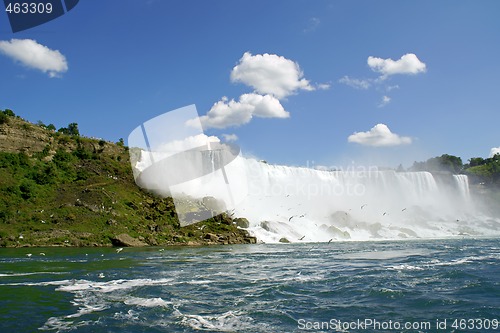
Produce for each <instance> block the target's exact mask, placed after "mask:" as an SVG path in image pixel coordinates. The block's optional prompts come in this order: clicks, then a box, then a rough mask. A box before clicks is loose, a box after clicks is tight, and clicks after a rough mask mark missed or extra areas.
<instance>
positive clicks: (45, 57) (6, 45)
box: [0, 39, 68, 77]
mask: <svg viewBox="0 0 500 333" xmlns="http://www.w3.org/2000/svg"><path fill="white" fill-rule="evenodd" d="M0 52H1V53H3V54H5V55H6V56H8V57H10V58H12V59H14V60H15V61H18V62H20V63H21V64H23V65H25V66H26V67H30V68H34V69H38V70H40V71H42V72H44V73H48V75H49V77H59V76H60V75H61V74H62V73H64V72H66V71H67V70H68V63H67V61H66V57H65V56H64V55H62V54H61V52H59V51H57V50H51V49H49V48H48V47H47V46H44V45H42V44H38V43H37V42H36V41H35V40H33V39H11V40H10V41H0Z"/></svg>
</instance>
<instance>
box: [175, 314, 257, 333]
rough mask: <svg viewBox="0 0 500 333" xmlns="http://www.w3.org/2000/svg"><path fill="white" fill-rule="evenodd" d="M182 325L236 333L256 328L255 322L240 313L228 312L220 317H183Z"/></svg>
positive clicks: (197, 328) (181, 315) (196, 328)
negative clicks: (236, 332)
mask: <svg viewBox="0 0 500 333" xmlns="http://www.w3.org/2000/svg"><path fill="white" fill-rule="evenodd" d="M180 317H181V319H180V323H181V324H182V325H185V326H188V327H191V328H192V329H195V330H203V331H219V332H235V331H239V330H243V329H245V328H250V327H254V326H255V325H254V323H253V322H254V320H253V318H251V317H249V316H245V315H244V314H243V313H242V312H239V311H228V312H225V313H223V314H220V315H183V314H180Z"/></svg>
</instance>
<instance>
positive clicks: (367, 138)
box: [347, 124, 411, 147]
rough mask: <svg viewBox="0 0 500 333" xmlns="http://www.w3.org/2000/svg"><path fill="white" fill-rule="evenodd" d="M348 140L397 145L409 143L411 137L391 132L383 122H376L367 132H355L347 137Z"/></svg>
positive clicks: (362, 143)
mask: <svg viewBox="0 0 500 333" xmlns="http://www.w3.org/2000/svg"><path fill="white" fill-rule="evenodd" d="M347 141H348V142H354V143H359V144H360V145H364V146H373V147H382V146H398V145H405V144H410V143H411V138H409V137H405V136H399V135H398V134H395V133H392V132H391V130H390V129H389V127H387V125H385V124H377V125H375V126H374V127H373V128H372V129H371V130H369V131H367V132H355V133H354V134H352V135H350V136H349V137H348V138H347Z"/></svg>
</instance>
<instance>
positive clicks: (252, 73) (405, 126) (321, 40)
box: [0, 0, 500, 167]
mask: <svg viewBox="0 0 500 333" xmlns="http://www.w3.org/2000/svg"><path fill="white" fill-rule="evenodd" d="M499 15H500V2H498V1H494V0H492V1H298V0H295V1H288V0H287V1H252V2H250V1H229V0H228V1H217V0H214V1H186V0H184V1H170V0H169V1H166V0H165V1H163V0H156V1H155V0H149V1H146V0H144V1H140V0H101V1H98V0H86V1H80V3H79V4H78V6H77V7H75V8H74V9H73V10H72V11H70V12H68V13H67V14H66V15H64V16H62V17H60V18H58V19H56V20H54V21H51V22H49V23H46V24H44V25H41V26H38V27H35V28H32V29H29V30H26V31H23V32H19V33H15V34H13V33H12V32H11V30H10V27H9V25H8V21H7V16H6V15H5V14H4V13H1V14H0V73H1V80H0V109H4V108H11V109H13V110H14V112H16V113H17V114H19V115H21V116H23V117H24V118H26V119H28V120H30V121H32V122H36V121H37V120H43V121H44V122H46V123H54V124H55V125H56V127H58V128H59V127H62V126H66V125H67V124H68V123H70V122H77V123H78V124H79V127H80V132H82V133H84V134H86V135H88V136H95V137H102V138H105V139H109V140H112V141H117V140H118V139H119V138H127V137H128V135H129V133H130V132H131V131H132V130H133V129H134V128H135V127H136V126H138V125H140V124H141V123H143V122H144V121H146V120H148V119H150V118H152V117H154V116H157V115H160V114H162V113H164V112H167V111H169V110H173V109H176V108H180V107H183V106H186V105H190V104H196V106H197V109H198V112H199V114H200V115H202V116H203V115H207V118H203V117H202V119H205V121H204V123H203V124H204V125H205V132H206V134H208V135H216V136H219V137H222V135H223V134H230V135H231V137H233V138H234V136H236V137H237V140H236V143H237V144H239V145H240V146H241V148H242V150H243V151H244V152H246V153H248V154H252V155H254V156H257V157H259V158H262V159H265V160H267V161H269V162H271V163H278V164H290V165H306V164H309V165H313V164H316V165H326V166H341V165H344V166H345V165H350V164H351V163H353V162H354V163H356V164H376V165H380V166H393V167H394V166H397V165H398V164H399V163H403V164H404V166H406V167H408V166H411V164H412V163H413V161H415V160H417V161H420V160H425V159H427V158H429V157H433V156H437V155H441V154H443V153H448V154H453V155H457V156H461V157H462V159H463V160H464V162H466V161H467V159H469V158H471V157H475V156H482V157H488V155H489V153H490V149H492V148H494V147H499V146H500V134H499V133H500V131H499V130H498V128H499V121H500V112H499V111H500V97H499V96H500V94H499V88H500V65H499V54H500V20H498V17H499ZM13 39H15V40H18V41H17V42H16V41H13ZM19 41H23V42H22V43H19ZM26 41H29V42H26ZM44 47H45V48H46V49H45V48H44ZM43 50H46V51H47V50H48V51H50V52H48V55H47V54H45V55H46V56H47V58H43V57H42V59H41V60H40V61H39V62H33V61H34V60H33V58H29V57H27V53H29V52H35V53H37V52H40V53H43V52H42V51H43ZM56 51H58V52H56ZM46 53H47V52H46ZM245 55H246V56H245ZM405 55H406V56H405ZM23 57H24V58H23ZM370 57H371V58H370ZM402 57H403V58H402ZM23 59H24V60H23ZM369 59H372V60H371V62H370V61H369ZM235 67H237V68H239V69H235ZM275 71H276V72H275ZM280 87H281V88H282V89H281V90H280V89H278V88H280ZM244 96H246V97H244ZM265 96H268V97H265ZM224 97H227V98H226V99H225V98H224ZM232 100H234V102H233V103H232V104H231V101H232ZM216 103H218V106H217V105H216ZM216 109H217V110H219V111H218V112H219V115H221V114H222V115H223V116H222V118H220V117H219V118H217V120H214V119H215V118H211V119H208V118H210V115H212V116H213V115H216V114H217V110H216ZM209 112H212V113H211V114H209ZM224 112H226V113H224ZM231 113H232V114H231ZM229 117H233V121H232V122H231V121H229V120H228V119H229ZM245 117H246V118H245ZM248 117H250V120H248ZM245 119H246V120H245ZM245 121H246V122H245ZM238 122H239V123H238ZM225 125H227V126H226V127H224V126H225ZM370 131H371V132H370ZM349 138H351V139H350V140H349ZM349 141H350V142H349Z"/></svg>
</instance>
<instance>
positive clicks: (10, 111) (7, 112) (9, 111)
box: [3, 109, 16, 117]
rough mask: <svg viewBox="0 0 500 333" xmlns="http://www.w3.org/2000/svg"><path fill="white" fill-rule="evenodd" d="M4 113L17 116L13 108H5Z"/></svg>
mask: <svg viewBox="0 0 500 333" xmlns="http://www.w3.org/2000/svg"><path fill="white" fill-rule="evenodd" d="M3 113H4V114H6V115H7V116H9V117H15V116H16V114H15V113H14V111H12V110H11V109H5V110H4V111H3Z"/></svg>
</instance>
